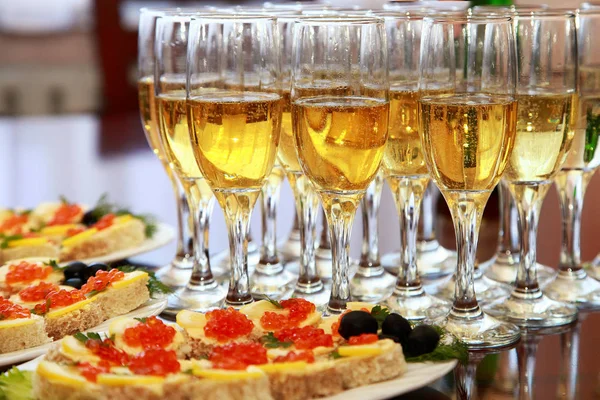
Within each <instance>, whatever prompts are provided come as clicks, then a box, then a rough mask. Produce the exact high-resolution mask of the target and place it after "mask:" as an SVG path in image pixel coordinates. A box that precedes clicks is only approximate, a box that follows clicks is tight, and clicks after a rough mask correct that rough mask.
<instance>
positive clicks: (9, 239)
mask: <svg viewBox="0 0 600 400" xmlns="http://www.w3.org/2000/svg"><path fill="white" fill-rule="evenodd" d="M1 239H2V243H0V248H2V249H6V248H8V244H9V243H10V242H12V241H13V240H19V239H23V235H8V236H1Z"/></svg>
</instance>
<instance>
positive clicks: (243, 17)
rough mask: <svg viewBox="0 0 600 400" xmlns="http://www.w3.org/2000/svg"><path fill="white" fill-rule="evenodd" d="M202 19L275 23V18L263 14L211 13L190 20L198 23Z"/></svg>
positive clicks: (195, 16)
mask: <svg viewBox="0 0 600 400" xmlns="http://www.w3.org/2000/svg"><path fill="white" fill-rule="evenodd" d="M203 19H210V20H215V21H273V22H275V21H276V20H277V18H276V17H275V16H272V15H265V14H250V13H248V14H244V13H242V14H236V13H232V14H228V13H213V14H206V15H199V14H197V15H194V16H192V20H194V21H199V20H203Z"/></svg>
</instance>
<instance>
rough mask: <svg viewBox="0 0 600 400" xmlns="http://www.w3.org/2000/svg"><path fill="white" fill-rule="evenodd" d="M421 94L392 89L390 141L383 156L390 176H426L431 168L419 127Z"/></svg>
mask: <svg viewBox="0 0 600 400" xmlns="http://www.w3.org/2000/svg"><path fill="white" fill-rule="evenodd" d="M418 100H419V92H418V91H416V90H414V89H413V90H410V89H408V88H407V89H402V88H394V87H392V89H391V90H390V121H389V125H388V132H389V137H388V142H387V145H386V147H385V152H384V153H383V166H384V168H385V170H386V174H387V175H393V176H415V175H426V174H427V165H426V164H425V159H424V157H423V151H422V149H421V138H420V135H419V126H418V110H419V105H418Z"/></svg>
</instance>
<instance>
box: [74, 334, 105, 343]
mask: <svg viewBox="0 0 600 400" xmlns="http://www.w3.org/2000/svg"><path fill="white" fill-rule="evenodd" d="M73 337H74V338H75V339H77V340H79V341H80V342H81V343H87V341H88V340H102V336H100V334H99V333H96V332H88V333H87V335H86V334H85V333H83V332H77V333H76V334H74V335H73Z"/></svg>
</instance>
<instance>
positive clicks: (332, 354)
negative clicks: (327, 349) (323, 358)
mask: <svg viewBox="0 0 600 400" xmlns="http://www.w3.org/2000/svg"><path fill="white" fill-rule="evenodd" d="M329 357H331V358H333V359H334V360H337V359H338V358H342V356H341V355H340V353H339V351H337V350H336V351H333V352H331V353H329Z"/></svg>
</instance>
